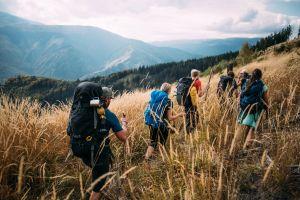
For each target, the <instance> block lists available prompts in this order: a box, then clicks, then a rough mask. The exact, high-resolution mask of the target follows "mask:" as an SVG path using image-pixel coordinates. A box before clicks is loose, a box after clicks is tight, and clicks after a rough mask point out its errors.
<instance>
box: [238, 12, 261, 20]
mask: <svg viewBox="0 0 300 200" xmlns="http://www.w3.org/2000/svg"><path fill="white" fill-rule="evenodd" d="M257 13H258V12H257V11H256V10H248V11H247V12H246V14H245V15H242V16H241V17H240V21H242V22H250V21H252V20H253V19H254V18H255V17H256V16H257Z"/></svg>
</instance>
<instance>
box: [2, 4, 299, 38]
mask: <svg viewBox="0 0 300 200" xmlns="http://www.w3.org/2000/svg"><path fill="white" fill-rule="evenodd" d="M0 10H1V11H4V12H8V13H11V14H14V15H17V16H20V17H23V18H26V19H30V20H33V21H38V22H41V23H44V24H64V25H90V26H97V27H99V28H103V29H106V30H108V31H111V32H114V33H117V34H120V35H122V36H125V37H129V38H134V39H139V40H143V41H146V42H150V41H161V40H178V39H203V38H225V37H226V38H227V37H256V36H264V35H266V34H269V33H271V32H274V31H276V30H279V29H280V28H282V27H284V26H286V25H288V24H293V25H296V26H299V24H300V0H0Z"/></svg>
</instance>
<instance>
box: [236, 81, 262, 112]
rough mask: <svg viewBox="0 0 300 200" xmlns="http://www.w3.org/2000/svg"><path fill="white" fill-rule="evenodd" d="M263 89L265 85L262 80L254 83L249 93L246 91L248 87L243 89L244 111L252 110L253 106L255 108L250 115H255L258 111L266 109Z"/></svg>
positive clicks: (241, 98)
mask: <svg viewBox="0 0 300 200" xmlns="http://www.w3.org/2000/svg"><path fill="white" fill-rule="evenodd" d="M248 81H249V80H248ZM245 85H246V84H245ZM263 88H264V83H263V82H262V81H261V80H257V81H255V82H254V83H252V85H251V87H250V90H249V91H246V87H244V88H243V90H242V93H241V97H240V107H241V109H242V110H243V111H245V110H246V109H250V107H252V105H254V106H253V108H252V109H251V111H250V113H254V112H256V111H257V110H261V109H263V108H264V103H263V101H262V96H263Z"/></svg>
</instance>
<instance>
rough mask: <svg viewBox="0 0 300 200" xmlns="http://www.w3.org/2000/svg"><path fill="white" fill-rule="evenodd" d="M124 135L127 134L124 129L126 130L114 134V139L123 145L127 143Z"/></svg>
mask: <svg viewBox="0 0 300 200" xmlns="http://www.w3.org/2000/svg"><path fill="white" fill-rule="evenodd" d="M126 133H127V129H126V130H125V129H123V130H121V131H118V132H116V133H115V134H116V137H117V138H118V139H119V140H120V141H122V142H124V143H125V142H126V141H127V136H126Z"/></svg>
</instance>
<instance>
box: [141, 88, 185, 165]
mask: <svg viewBox="0 0 300 200" xmlns="http://www.w3.org/2000/svg"><path fill="white" fill-rule="evenodd" d="M170 92H171V84H169V83H163V84H162V85H161V88H160V90H154V91H152V92H151V95H150V96H151V98H150V102H149V104H148V105H147V108H146V110H145V113H144V114H145V124H146V125H148V126H149V130H150V144H149V146H148V148H147V151H146V154H145V160H148V159H149V158H150V157H151V156H152V154H153V152H154V150H155V148H156V147H157V145H158V141H159V143H160V144H161V145H162V146H165V144H166V141H167V139H168V135H169V128H168V124H169V121H173V120H175V119H177V118H178V117H180V116H184V113H179V114H177V115H173V113H172V108H173V105H172V101H171V100H170V99H169V94H170Z"/></svg>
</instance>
